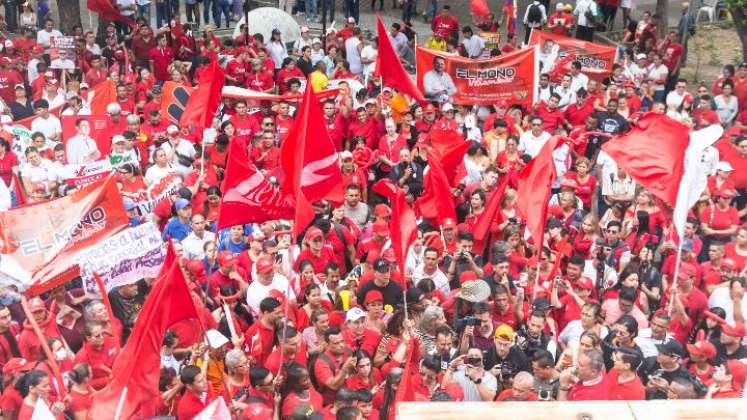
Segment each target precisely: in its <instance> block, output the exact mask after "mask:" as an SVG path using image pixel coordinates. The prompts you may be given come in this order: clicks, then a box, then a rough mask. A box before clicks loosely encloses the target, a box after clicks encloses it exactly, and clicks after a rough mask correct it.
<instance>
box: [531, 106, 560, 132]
mask: <svg viewBox="0 0 747 420" xmlns="http://www.w3.org/2000/svg"><path fill="white" fill-rule="evenodd" d="M536 113H537V115H539V116H540V117H541V118H542V121H543V123H544V128H545V131H547V132H548V133H551V134H552V133H555V131H556V130H557V129H558V127H561V126H562V125H563V120H564V118H565V117H564V115H563V111H562V110H561V109H560V108H555V109H553V110H551V109H550V108H549V107H548V106H547V105H546V104H545V103H544V102H540V104H539V105H538V106H537V112H536Z"/></svg>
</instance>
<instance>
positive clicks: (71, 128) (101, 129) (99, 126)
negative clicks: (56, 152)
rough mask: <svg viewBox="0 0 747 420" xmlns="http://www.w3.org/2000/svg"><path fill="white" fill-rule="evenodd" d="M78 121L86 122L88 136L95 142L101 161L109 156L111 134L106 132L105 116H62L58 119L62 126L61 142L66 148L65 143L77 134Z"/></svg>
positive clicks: (107, 119)
mask: <svg viewBox="0 0 747 420" xmlns="http://www.w3.org/2000/svg"><path fill="white" fill-rule="evenodd" d="M78 120H86V121H88V127H89V130H90V132H89V134H88V135H89V136H91V138H92V139H93V140H94V141H95V142H96V147H98V149H99V152H101V159H103V158H104V157H105V156H106V155H108V154H109V151H110V150H111V148H112V133H111V132H110V130H108V127H109V117H108V116H106V115H63V116H62V117H61V118H60V124H61V125H62V141H63V143H64V144H65V145H66V146H67V141H68V140H70V138H71V137H73V136H76V135H77V134H78V131H79V130H80V129H79V128H77V127H76V123H77V122H78Z"/></svg>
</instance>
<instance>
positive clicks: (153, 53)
mask: <svg viewBox="0 0 747 420" xmlns="http://www.w3.org/2000/svg"><path fill="white" fill-rule="evenodd" d="M167 44H168V39H167V38H166V35H164V34H161V35H159V36H158V45H157V46H155V47H153V48H151V50H150V52H149V53H148V58H149V60H148V64H149V67H150V72H151V73H153V76H154V77H155V78H156V80H159V81H162V82H165V81H167V80H169V79H171V75H170V74H169V70H168V68H169V65H170V64H171V62H172V61H174V50H172V49H171V48H170V47H169V46H168V45H167Z"/></svg>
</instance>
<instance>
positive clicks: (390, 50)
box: [376, 14, 426, 102]
mask: <svg viewBox="0 0 747 420" xmlns="http://www.w3.org/2000/svg"><path fill="white" fill-rule="evenodd" d="M376 28H377V31H378V35H379V53H378V55H377V56H376V74H377V75H379V76H381V79H382V81H383V82H384V85H385V86H390V87H393V88H395V89H397V90H398V91H400V92H401V93H404V94H406V95H409V96H410V97H411V98H413V99H414V100H416V101H418V102H426V99H425V97H423V94H422V93H420V91H419V90H418V88H417V86H415V83H413V81H412V79H410V75H409V74H407V72H406V71H405V68H404V67H402V61H401V60H400V58H399V56H398V55H397V52H396V51H394V47H393V46H392V41H391V40H390V39H389V33H388V32H387V30H386V27H385V26H384V22H382V21H381V16H380V15H378V14H377V15H376Z"/></svg>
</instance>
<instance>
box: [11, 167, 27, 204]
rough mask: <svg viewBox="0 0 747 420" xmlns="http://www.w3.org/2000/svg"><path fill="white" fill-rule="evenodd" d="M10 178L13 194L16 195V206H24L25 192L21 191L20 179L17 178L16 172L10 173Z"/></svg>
mask: <svg viewBox="0 0 747 420" xmlns="http://www.w3.org/2000/svg"><path fill="white" fill-rule="evenodd" d="M11 179H12V181H13V191H12V192H13V194H15V196H16V202H17V203H18V206H19V207H20V206H25V205H26V192H25V191H23V187H22V186H21V179H20V178H18V174H16V173H15V172H13V173H11Z"/></svg>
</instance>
